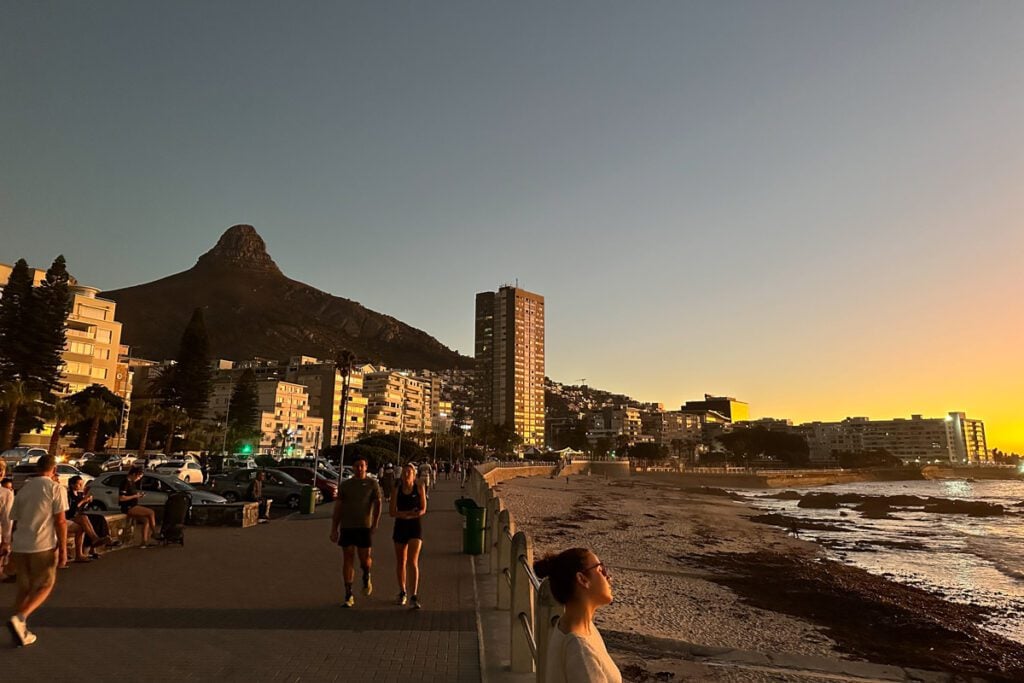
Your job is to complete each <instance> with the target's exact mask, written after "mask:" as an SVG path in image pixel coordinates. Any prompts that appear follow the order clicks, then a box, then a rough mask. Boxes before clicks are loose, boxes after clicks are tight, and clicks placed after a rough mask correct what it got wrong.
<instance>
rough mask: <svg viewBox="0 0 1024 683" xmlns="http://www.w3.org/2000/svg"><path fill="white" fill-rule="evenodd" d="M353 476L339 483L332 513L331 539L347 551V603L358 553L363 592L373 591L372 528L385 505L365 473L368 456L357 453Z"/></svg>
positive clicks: (347, 604)
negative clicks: (371, 573)
mask: <svg viewBox="0 0 1024 683" xmlns="http://www.w3.org/2000/svg"><path fill="white" fill-rule="evenodd" d="M352 475H353V476H352V477H350V478H349V479H346V480H345V481H343V482H342V483H341V486H339V487H338V499H337V500H336V501H334V513H333V514H332V515H331V542H332V543H337V544H338V545H340V546H341V549H342V551H343V554H344V565H343V568H342V574H343V578H344V581H345V601H344V602H343V603H342V604H343V605H344V606H345V607H352V606H354V605H355V604H356V599H355V597H354V596H353V595H352V582H353V581H354V579H355V573H356V570H355V556H356V552H357V551H358V553H359V566H360V568H362V570H363V595H370V594H371V593H373V579H372V578H371V576H370V570H371V569H372V568H373V532H375V531H376V530H377V526H378V525H379V524H380V513H381V509H382V504H381V492H380V486H378V485H377V482H375V481H374V480H373V479H370V478H369V477H367V476H366V458H364V457H362V456H357V457H356V459H355V462H353V463H352Z"/></svg>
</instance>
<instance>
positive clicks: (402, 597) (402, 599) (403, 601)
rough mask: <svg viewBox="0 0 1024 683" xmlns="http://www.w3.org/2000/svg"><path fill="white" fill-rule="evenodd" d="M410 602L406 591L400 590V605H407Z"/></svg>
mask: <svg viewBox="0 0 1024 683" xmlns="http://www.w3.org/2000/svg"><path fill="white" fill-rule="evenodd" d="M408 602H409V598H408V597H407V596H406V595H405V591H400V592H399V593H398V604H399V605H405V604H406V603H408Z"/></svg>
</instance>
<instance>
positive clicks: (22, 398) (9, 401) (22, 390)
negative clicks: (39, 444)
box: [0, 380, 40, 450]
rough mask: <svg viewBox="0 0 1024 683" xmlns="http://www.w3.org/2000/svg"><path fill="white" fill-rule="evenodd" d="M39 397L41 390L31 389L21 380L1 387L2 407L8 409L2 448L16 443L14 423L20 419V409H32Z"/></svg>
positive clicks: (0, 399)
mask: <svg viewBox="0 0 1024 683" xmlns="http://www.w3.org/2000/svg"><path fill="white" fill-rule="evenodd" d="M39 398H40V397H39V392H38V391H34V390H33V389H30V388H29V386H28V384H26V383H25V382H22V381H21V380H15V381H13V382H8V383H7V384H5V385H3V387H2V388H0V408H3V409H4V410H6V411H7V423H6V424H5V425H4V434H3V443H2V444H0V450H7V449H8V448H10V447H11V446H12V445H13V443H14V423H15V421H16V420H17V419H18V411H19V410H21V409H22V408H25V407H28V408H29V409H30V410H31V408H34V407H35V405H36V402H37V401H38V400H39Z"/></svg>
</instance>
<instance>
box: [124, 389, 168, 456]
mask: <svg viewBox="0 0 1024 683" xmlns="http://www.w3.org/2000/svg"><path fill="white" fill-rule="evenodd" d="M163 411H164V409H163V408H161V407H160V404H159V403H147V404H146V405H144V406H141V407H140V408H138V409H136V410H135V411H133V412H132V417H134V418H135V419H136V420H137V421H138V422H141V423H142V436H141V437H140V438H139V451H138V457H140V458H141V457H142V456H143V455H144V454H145V452H146V440H147V439H149V427H150V425H152V424H153V423H154V422H159V421H160V419H161V417H162V416H163Z"/></svg>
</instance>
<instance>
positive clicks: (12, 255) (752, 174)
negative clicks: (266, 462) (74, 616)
mask: <svg viewBox="0 0 1024 683" xmlns="http://www.w3.org/2000/svg"><path fill="white" fill-rule="evenodd" d="M1022 36H1024V3H1021V2H1018V1H1016V0H1014V1H1008V2H999V1H991V2H984V3H974V2H940V1H929V2H913V1H908V2H899V3H895V2H874V1H864V2H856V3H853V2H846V3H838V2H820V1H813V2H770V1H769V2H763V1H760V0H759V1H757V2H753V1H752V2H715V3H708V2H700V3H685V2H644V3H621V2H616V3H601V2H587V3H577V4H574V5H570V4H567V3H559V4H557V5H553V4H552V3H539V2H538V3H532V2H516V3H480V2H467V3H458V2H444V3H424V2H408V3H395V2H373V3H351V4H342V3H303V4H301V5H292V4H286V3H276V2H274V3H271V2H266V3H260V2H244V3H243V2H239V3H229V2H218V3H208V2H194V3H188V2H175V3H155V2H154V3H148V2H137V1H132V2H122V3H118V2H104V3H77V2H66V3H50V2H36V3H27V2H26V3H18V4H16V5H15V4H7V5H6V6H5V9H4V10H3V11H2V12H0V87H2V90H0V92H2V93H3V94H2V95H0V150H2V151H0V153H2V158H3V163H2V164H0V236H2V240H0V262H5V263H11V262H13V261H14V260H16V259H17V258H19V257H25V258H27V259H29V261H30V262H31V263H32V264H33V265H37V266H45V265H47V264H48V263H49V261H50V260H52V258H53V256H54V255H56V254H57V253H64V254H65V255H66V256H67V258H68V261H69V264H70V267H71V269H72V271H73V272H74V274H75V275H76V276H77V277H78V278H79V279H80V280H82V281H84V282H87V283H89V284H93V285H96V286H99V287H101V288H104V289H114V288H119V287H124V286H128V285H132V284H137V283H140V282H146V281H149V280H153V279H156V278H158V277H162V276H165V275H168V274H170V273H173V272H178V271H180V270H184V269H186V268H188V267H190V266H191V265H192V264H193V263H194V262H195V259H196V257H197V256H198V255H199V254H201V253H202V252H204V251H206V250H207V249H209V248H210V247H211V246H212V245H213V244H214V243H215V242H216V240H217V238H218V237H219V236H220V234H221V233H222V232H223V231H224V230H225V229H226V228H227V227H229V226H230V225H233V224H235V223H250V224H252V225H254V226H256V228H257V230H258V231H259V232H260V234H261V235H262V236H263V237H264V239H265V240H266V241H267V244H268V248H269V250H270V253H271V255H272V256H273V257H274V258H275V260H276V261H277V262H278V264H279V265H280V266H281V268H282V269H283V270H284V272H285V273H286V274H288V275H289V276H290V277H293V278H295V279H297V280H301V281H304V282H307V283H309V284H311V285H314V286H316V287H318V288H320V289H324V290H326V291H329V292H332V293H334V294H337V295H341V296H345V297H348V298H351V299H355V300H357V301H359V302H360V303H362V304H364V305H366V306H368V307H370V308H372V309H375V310H378V311H382V312H385V313H388V314H390V315H393V316H395V317H397V318H399V319H401V320H403V321H405V322H408V323H410V324H412V325H415V326H417V327H420V328H422V329H424V330H426V331H428V332H430V333H431V334H433V335H435V336H436V337H438V338H439V339H440V340H441V341H443V342H444V343H446V344H448V345H450V346H452V347H454V348H457V349H459V350H461V351H463V352H464V353H471V351H472V342H473V339H472V334H473V295H474V293H475V292H477V291H482V290H485V289H494V288H496V287H497V286H499V285H500V284H502V283H505V282H512V281H514V280H515V279H516V278H518V279H519V281H520V284H521V285H522V286H523V287H525V288H527V289H531V290H533V291H536V292H538V293H540V294H543V295H544V296H545V297H546V299H547V336H548V355H547V362H548V374H549V375H550V376H551V377H552V378H553V379H556V380H559V381H563V382H570V383H571V382H575V381H577V380H579V379H580V378H586V379H587V382H588V383H589V384H591V385H592V386H597V387H601V388H605V389H609V390H614V391H621V392H624V393H628V394H631V395H633V396H635V397H637V398H639V399H641V400H648V401H660V402H663V403H665V405H666V407H675V406H678V405H679V404H680V403H681V402H683V401H684V400H687V399H693V398H699V397H701V396H702V395H703V393H704V392H710V393H722V394H728V395H731V396H736V397H737V398H740V399H742V400H746V401H749V403H750V405H751V412H752V414H753V416H755V417H764V416H773V417H788V418H791V419H793V420H795V421H805V420H813V419H821V420H835V419H842V418H843V417H846V416H854V415H863V416H868V417H873V418H891V417H903V416H909V415H910V414H911V413H921V414H924V415H926V416H941V415H943V414H945V413H946V412H947V411H951V410H962V411H966V412H967V413H968V415H969V416H971V417H978V418H982V419H984V420H985V422H986V427H987V430H988V437H989V445H990V447H991V446H995V447H998V448H1001V449H1004V450H1011V451H1017V452H1021V453H1024V417H1022V408H1024V399H1022V397H1021V392H1022V389H1024V125H1022V122H1024V39H1022Z"/></svg>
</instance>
